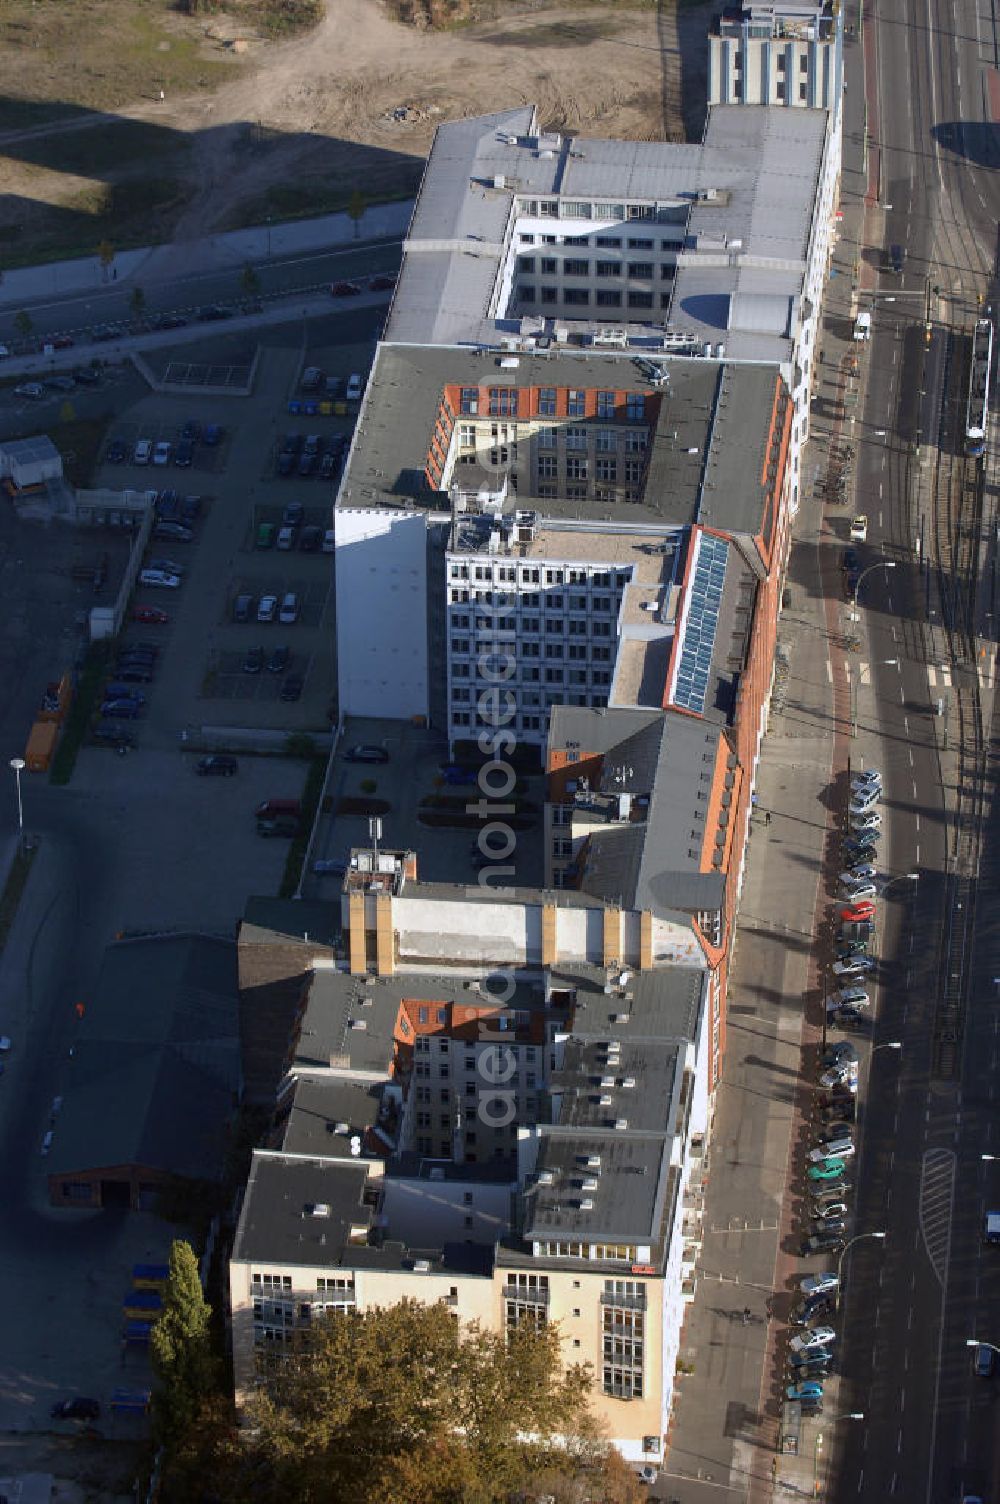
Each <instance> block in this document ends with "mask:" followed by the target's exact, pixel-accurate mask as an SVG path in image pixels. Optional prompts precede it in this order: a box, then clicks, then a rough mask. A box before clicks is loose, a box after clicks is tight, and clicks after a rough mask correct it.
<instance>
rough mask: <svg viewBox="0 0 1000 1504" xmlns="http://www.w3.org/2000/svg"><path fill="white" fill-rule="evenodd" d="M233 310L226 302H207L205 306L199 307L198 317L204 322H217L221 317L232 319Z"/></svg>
mask: <svg viewBox="0 0 1000 1504" xmlns="http://www.w3.org/2000/svg"><path fill="white" fill-rule="evenodd" d="M232 316H233V310H232V309H231V308H227V307H226V305H225V304H224V303H207V304H206V305H205V307H204V308H199V309H198V318H199V320H200V322H201V323H203V324H211V323H216V322H218V320H220V319H231V318H232Z"/></svg>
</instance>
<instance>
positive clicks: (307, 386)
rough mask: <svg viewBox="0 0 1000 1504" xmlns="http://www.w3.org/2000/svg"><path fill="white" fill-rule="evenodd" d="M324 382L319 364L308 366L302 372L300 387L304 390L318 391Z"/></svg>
mask: <svg viewBox="0 0 1000 1504" xmlns="http://www.w3.org/2000/svg"><path fill="white" fill-rule="evenodd" d="M322 382H323V372H322V371H321V370H320V368H319V366H307V367H306V369H305V370H304V371H303V372H302V377H301V380H300V381H299V389H300V391H303V392H317V391H319V388H320V386H321V385H322Z"/></svg>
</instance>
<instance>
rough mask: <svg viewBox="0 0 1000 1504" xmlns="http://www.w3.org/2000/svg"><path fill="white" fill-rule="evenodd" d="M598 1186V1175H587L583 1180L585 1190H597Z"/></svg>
mask: <svg viewBox="0 0 1000 1504" xmlns="http://www.w3.org/2000/svg"><path fill="white" fill-rule="evenodd" d="M597 1186H598V1180H597V1177H596V1175H588V1176H586V1178H585V1179H584V1182H583V1189H584V1190H585V1191H596V1190H597Z"/></svg>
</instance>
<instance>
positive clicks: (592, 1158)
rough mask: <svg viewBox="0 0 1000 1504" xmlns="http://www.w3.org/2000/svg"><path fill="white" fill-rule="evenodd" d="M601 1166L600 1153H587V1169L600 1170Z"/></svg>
mask: <svg viewBox="0 0 1000 1504" xmlns="http://www.w3.org/2000/svg"><path fill="white" fill-rule="evenodd" d="M600 1168H601V1156H600V1155H599V1154H588V1155H587V1169H588V1170H599V1169H600Z"/></svg>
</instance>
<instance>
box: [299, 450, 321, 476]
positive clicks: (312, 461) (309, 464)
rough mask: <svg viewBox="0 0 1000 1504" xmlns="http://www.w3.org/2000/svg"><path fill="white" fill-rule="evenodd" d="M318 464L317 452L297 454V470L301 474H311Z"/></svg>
mask: <svg viewBox="0 0 1000 1504" xmlns="http://www.w3.org/2000/svg"><path fill="white" fill-rule="evenodd" d="M318 465H319V455H318V454H300V455H299V464H298V471H299V474H300V475H301V476H303V477H308V476H310V475H312V473H313V471H314V470H315V469H316V468H317V467H318Z"/></svg>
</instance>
